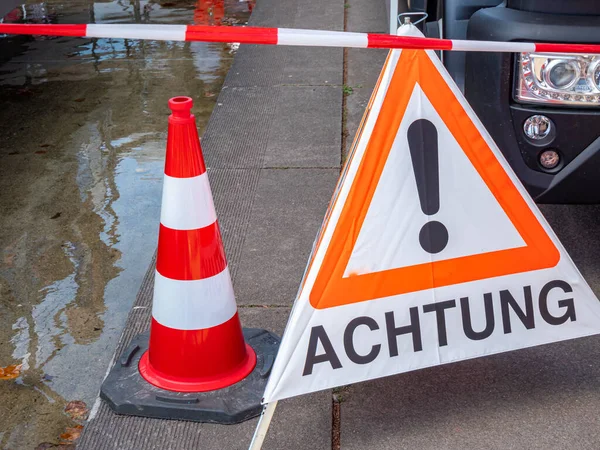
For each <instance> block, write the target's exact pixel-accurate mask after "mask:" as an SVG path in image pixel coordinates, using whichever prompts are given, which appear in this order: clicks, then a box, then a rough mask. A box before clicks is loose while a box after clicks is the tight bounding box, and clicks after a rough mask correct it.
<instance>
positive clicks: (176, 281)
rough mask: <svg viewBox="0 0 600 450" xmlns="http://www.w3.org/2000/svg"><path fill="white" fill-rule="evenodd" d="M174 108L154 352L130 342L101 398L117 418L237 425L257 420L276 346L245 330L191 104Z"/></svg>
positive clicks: (143, 339) (181, 102)
mask: <svg viewBox="0 0 600 450" xmlns="http://www.w3.org/2000/svg"><path fill="white" fill-rule="evenodd" d="M169 107H170V108H171V111H172V114H171V116H170V117H169V133H168V140H167V154H166V160H165V179H164V185H163V197H162V210H161V219H160V222H161V223H160V230H159V238H158V253H157V260H156V275H155V282H154V300H153V307H152V323H151V327H150V338H149V344H148V343H147V341H148V337H147V335H141V336H139V337H138V338H136V339H134V342H133V343H132V346H131V347H130V348H129V349H128V350H126V351H125V353H124V355H123V356H122V357H121V360H120V364H119V363H118V364H117V365H116V366H115V368H114V369H113V370H112V372H111V373H110V374H109V376H108V377H107V379H106V381H105V382H104V384H103V386H102V391H101V395H102V397H103V398H104V399H105V400H107V401H108V403H109V405H110V406H111V407H112V408H113V409H114V410H115V411H116V412H117V413H122V414H134V415H142V416H151V417H162V418H180V419H187V420H198V421H206V422H218V423H236V422H240V421H242V420H245V419H248V418H250V417H254V416H255V415H258V414H259V413H260V411H261V406H260V402H261V399H262V393H263V391H264V387H265V384H266V378H267V377H266V374H268V372H269V370H270V364H272V361H273V359H274V356H275V354H276V352H277V346H278V339H277V337H276V336H274V335H273V334H271V333H269V332H267V331H265V330H257V329H250V330H243V331H242V326H241V324H240V319H239V317H238V312H237V306H236V303H235V296H234V293H233V286H232V283H231V276H230V274H229V269H228V267H227V259H226V258H225V250H224V248H223V242H222V239H221V233H220V231H219V225H218V222H217V216H216V213H215V208H214V204H213V198H212V193H211V190H210V185H209V182H208V175H207V173H206V166H205V164H204V159H203V157H202V150H201V148H200V141H199V139H198V132H197V130H196V124H195V118H194V116H193V115H192V114H191V108H192V99H191V98H189V97H175V98H172V99H171V100H170V101H169ZM246 341H248V342H246ZM143 344H145V345H143ZM146 348H147V351H145V349H146ZM257 353H259V354H260V356H261V357H260V358H259V361H260V363H259V365H260V367H257ZM124 363H125V364H124ZM132 374H133V375H132ZM237 385H239V386H237ZM236 386H237V387H238V389H236ZM226 387H230V388H229V389H227V390H226V391H222V396H218V395H215V392H216V393H218V390H219V389H223V388H226ZM201 393H205V394H201ZM228 398H230V399H232V400H233V399H235V401H227V399H228ZM224 400H225V401H224ZM219 408H221V409H219Z"/></svg>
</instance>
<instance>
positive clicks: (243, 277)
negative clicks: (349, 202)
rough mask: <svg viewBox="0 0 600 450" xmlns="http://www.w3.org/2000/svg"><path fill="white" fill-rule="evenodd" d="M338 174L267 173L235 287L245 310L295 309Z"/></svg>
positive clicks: (320, 171)
mask: <svg viewBox="0 0 600 450" xmlns="http://www.w3.org/2000/svg"><path fill="white" fill-rule="evenodd" d="M338 176H339V169H287V170H281V169H274V170H263V171H262V173H261V178H260V181H259V186H258V189H257V191H256V199H255V201H254V210H253V212H252V217H251V219H250V222H249V223H250V226H249V230H248V235H247V239H246V242H245V245H244V249H243V251H242V255H241V260H240V266H239V270H238V271H237V273H236V277H235V278H234V287H235V290H236V293H237V297H238V304H240V305H249V304H256V305H291V303H292V302H293V300H294V298H295V296H296V292H297V290H298V286H299V285H300V280H301V278H302V274H303V273H304V269H305V267H306V261H307V260H308V256H309V254H310V250H311V248H312V243H313V242H314V239H315V236H316V235H317V231H318V229H319V227H320V225H321V222H322V221H323V217H324V216H325V210H326V209H327V205H328V202H329V199H330V197H331V193H332V192H333V189H334V187H335V183H336V182H337V179H338Z"/></svg>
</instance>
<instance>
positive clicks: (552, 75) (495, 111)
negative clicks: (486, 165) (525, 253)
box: [401, 0, 600, 203]
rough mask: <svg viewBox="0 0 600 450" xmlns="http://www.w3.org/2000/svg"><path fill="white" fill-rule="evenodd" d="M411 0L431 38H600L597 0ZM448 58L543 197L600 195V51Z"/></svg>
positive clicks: (585, 199)
mask: <svg viewBox="0 0 600 450" xmlns="http://www.w3.org/2000/svg"><path fill="white" fill-rule="evenodd" d="M405 7H406V8H407V9H408V10H411V11H426V12H427V13H428V15H429V17H428V19H427V21H426V22H425V23H424V26H423V31H424V33H425V34H426V35H427V36H430V37H444V38H448V39H469V40H489V41H534V42H564V43H594V44H597V43H600V1H598V0H505V1H504V2H501V3H500V2H499V1H498V0H413V1H409V2H407V4H406V5H405ZM401 9H402V8H401ZM442 58H443V62H444V65H445V66H446V68H447V69H448V71H449V72H450V74H451V75H452V77H453V78H454V80H455V81H456V82H457V84H458V85H459V87H460V88H461V89H462V90H463V92H464V94H465V96H466V98H467V100H468V101H469V103H470V104H471V106H472V107H473V109H474V110H475V112H476V113H477V115H478V116H479V118H480V119H481V121H482V122H483V124H484V125H485V127H486V128H487V129H488V131H489V133H490V134H491V135H492V137H493V138H494V140H495V141H496V143H497V144H498V146H499V147H500V149H501V150H502V152H503V153H504V155H505V157H506V159H507V160H508V161H509V163H510V164H511V166H512V167H513V169H514V170H515V172H516V174H517V175H518V176H519V178H520V179H521V181H522V182H523V184H524V185H525V186H526V188H527V189H528V190H529V192H530V193H531V195H532V196H533V197H534V198H535V199H536V200H537V201H538V202H541V203H600V138H599V136H600V55H591V54H590V55H574V54H564V53H563V54H559V53H555V54H548V53H546V54H541V53H520V54H508V53H492V52H482V53H465V52H444V54H443V55H442Z"/></svg>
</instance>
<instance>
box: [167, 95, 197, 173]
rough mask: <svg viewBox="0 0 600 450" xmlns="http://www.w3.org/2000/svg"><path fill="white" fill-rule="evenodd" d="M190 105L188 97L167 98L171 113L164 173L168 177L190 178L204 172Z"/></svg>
mask: <svg viewBox="0 0 600 450" xmlns="http://www.w3.org/2000/svg"><path fill="white" fill-rule="evenodd" d="M191 105H192V99H191V98H189V97H175V98H172V99H171V100H169V108H171V111H173V114H171V115H170V116H169V133H168V135H167V155H166V157H165V175H168V176H170V177H175V178H190V177H196V176H198V175H202V174H203V173H204V172H206V166H205V165H204V158H203V157H202V150H201V148H200V139H199V138H198V130H197V129H196V118H195V117H194V116H193V115H192V114H190V109H191V107H192V106H191Z"/></svg>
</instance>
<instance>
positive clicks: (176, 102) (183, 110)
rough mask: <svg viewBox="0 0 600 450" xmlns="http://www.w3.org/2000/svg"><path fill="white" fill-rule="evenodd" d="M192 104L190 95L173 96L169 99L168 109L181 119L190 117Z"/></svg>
mask: <svg viewBox="0 0 600 450" xmlns="http://www.w3.org/2000/svg"><path fill="white" fill-rule="evenodd" d="M193 105H194V102H193V101H192V99H191V97H173V98H172V99H170V100H169V109H170V110H171V111H172V112H173V116H174V117H178V118H179V117H180V118H182V119H187V118H189V117H190V113H191V110H192V106H193Z"/></svg>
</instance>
